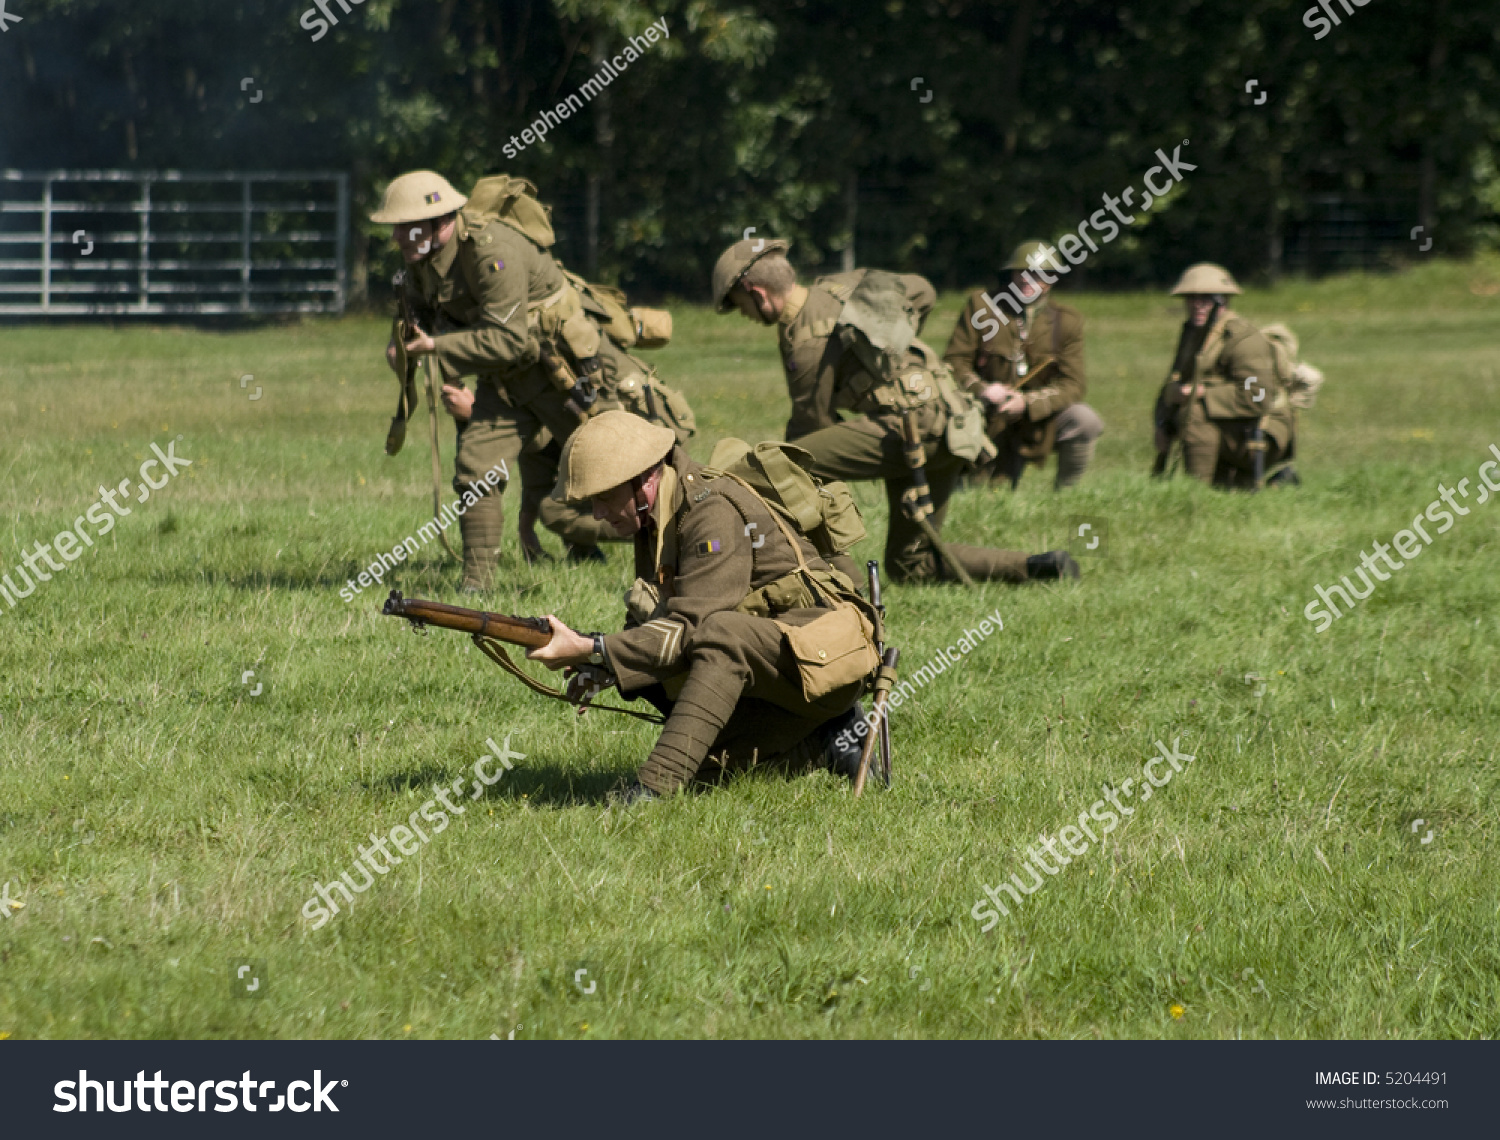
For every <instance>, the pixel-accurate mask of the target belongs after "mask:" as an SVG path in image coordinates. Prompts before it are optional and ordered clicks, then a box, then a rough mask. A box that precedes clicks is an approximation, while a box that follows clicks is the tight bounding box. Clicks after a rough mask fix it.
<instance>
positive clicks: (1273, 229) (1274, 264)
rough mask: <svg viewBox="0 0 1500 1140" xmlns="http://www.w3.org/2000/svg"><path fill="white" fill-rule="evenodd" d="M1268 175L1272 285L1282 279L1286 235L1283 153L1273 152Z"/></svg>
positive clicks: (1268, 246) (1268, 258) (1268, 268)
mask: <svg viewBox="0 0 1500 1140" xmlns="http://www.w3.org/2000/svg"><path fill="white" fill-rule="evenodd" d="M1266 172H1267V175H1268V178H1267V183H1268V187H1267V188H1268V191H1269V193H1267V195H1266V200H1267V204H1268V210H1267V217H1266V276H1267V277H1268V278H1270V281H1271V284H1273V285H1274V284H1275V283H1276V281H1277V279H1278V278H1280V277H1281V269H1282V254H1283V253H1284V252H1285V251H1284V245H1285V243H1284V235H1283V229H1282V218H1281V152H1280V151H1272V152H1271V160H1270V162H1268V163H1267V164H1266Z"/></svg>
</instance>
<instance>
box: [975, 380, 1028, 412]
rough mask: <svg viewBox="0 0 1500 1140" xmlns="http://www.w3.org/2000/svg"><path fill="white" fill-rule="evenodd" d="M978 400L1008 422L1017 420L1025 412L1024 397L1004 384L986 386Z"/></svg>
mask: <svg viewBox="0 0 1500 1140" xmlns="http://www.w3.org/2000/svg"><path fill="white" fill-rule="evenodd" d="M979 398H980V399H982V400H983V401H984V402H985V403H986V404H989V405H990V406H991V407H992V408H994V410H995V411H996V412H998V413H999V414H1000V415H1002V416H1004V417H1005V418H1006V419H1008V420H1018V419H1020V418H1021V416H1022V415H1024V414H1025V412H1026V397H1025V396H1023V395H1021V393H1019V392H1017V391H1016V390H1015V389H1014V388H1009V387H1007V386H1006V385H1004V384H986V385H985V386H984V387H983V388H982V389H981V390H980V393H979Z"/></svg>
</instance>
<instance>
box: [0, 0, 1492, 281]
mask: <svg viewBox="0 0 1500 1140" xmlns="http://www.w3.org/2000/svg"><path fill="white" fill-rule="evenodd" d="M18 10H19V11H18ZM11 11H12V13H15V14H20V15H22V16H23V17H24V19H23V21H22V22H20V23H14V24H11V25H10V26H9V28H8V30H7V32H6V34H5V35H3V36H0V98H3V100H4V105H5V106H6V107H7V108H8V109H9V112H8V113H7V114H6V115H5V116H3V118H0V166H5V167H19V168H23V169H28V170H34V169H46V168H67V169H80V168H93V167H126V168H138V169H159V168H177V169H183V170H245V169H256V170H266V169H310V168H320V169H328V168H332V169H339V170H346V171H348V172H350V173H351V175H352V180H353V188H354V189H353V195H354V203H353V204H354V211H353V212H354V218H355V223H354V224H355V226H356V240H355V241H354V242H353V244H352V249H353V250H354V255H353V256H354V260H355V265H354V270H355V273H354V278H355V281H356V292H357V291H358V288H359V285H360V283H364V282H372V283H374V282H378V280H379V279H381V278H383V277H385V276H386V275H388V273H389V272H390V269H391V268H392V258H391V255H390V253H389V250H388V248H387V246H386V243H385V240H384V239H385V235H384V234H383V233H380V232H378V231H377V229H376V227H373V226H371V225H369V224H368V223H366V222H364V220H363V219H364V216H365V214H366V213H367V212H368V211H369V210H370V209H371V208H372V206H373V204H374V203H375V202H376V201H377V200H378V195H379V192H380V189H381V187H382V186H383V185H384V183H385V181H386V180H388V179H389V178H390V177H391V176H393V175H394V174H396V173H399V172H400V171H402V170H405V169H410V168H413V167H431V168H433V169H436V170H439V171H442V172H444V173H445V174H447V175H448V177H449V178H451V179H452V180H453V181H454V182H455V184H457V185H460V186H464V185H467V184H468V183H471V182H472V181H473V180H474V179H476V178H478V177H479V176H481V175H484V174H489V173H496V172H500V171H505V172H507V173H512V174H518V175H522V176H524V177H527V178H530V179H532V180H533V181H534V182H536V183H537V185H538V186H539V187H540V188H541V195H542V197H543V199H544V200H545V201H547V202H549V203H551V204H553V205H554V206H555V207H556V211H557V216H556V221H557V227H558V230H559V252H560V253H561V255H562V257H563V258H564V260H565V261H566V262H567V263H568V264H570V265H571V266H573V267H574V268H577V269H580V270H582V271H584V272H586V273H587V274H588V275H590V276H593V277H596V278H599V279H603V280H609V281H615V282H618V283H619V284H621V285H623V286H624V287H626V288H627V289H630V290H632V291H634V292H637V293H640V294H642V295H645V296H652V295H654V296H661V295H665V294H673V295H677V296H682V297H685V298H688V299H692V300H701V299H702V298H703V297H704V296H705V295H706V293H707V276H708V268H709V266H710V265H711V264H712V261H713V258H714V257H715V256H716V255H717V254H718V253H719V251H720V250H721V249H722V248H723V247H724V245H726V244H727V243H728V242H730V241H732V240H734V239H736V238H738V237H739V236H740V235H741V234H742V233H743V232H744V230H745V229H746V228H747V227H749V226H754V227H756V233H757V235H758V236H766V237H770V236H775V237H782V238H786V239H789V240H790V241H791V242H792V243H793V246H794V259H795V260H796V261H797V262H798V264H799V265H801V266H804V267H807V268H814V267H834V268H836V267H839V266H840V265H850V264H853V263H854V262H855V261H857V262H858V263H859V264H871V265H881V266H885V267H888V268H892V269H901V270H909V271H916V272H921V273H925V274H926V275H928V276H930V277H931V278H932V279H933V280H934V281H935V282H936V283H937V284H939V285H940V286H942V287H948V288H956V287H962V286H966V285H970V284H974V283H977V282H981V281H986V280H992V279H993V277H994V274H995V266H996V265H997V264H998V262H999V259H1000V258H1001V257H1002V256H1003V255H1004V254H1005V252H1007V251H1008V250H1009V248H1010V247H1011V246H1012V245H1013V244H1015V242H1017V241H1018V240H1020V239H1023V238H1027V237H1031V236H1041V237H1053V236H1055V235H1059V234H1062V233H1064V232H1065V231H1069V230H1074V229H1076V228H1077V226H1078V224H1079V222H1080V220H1081V219H1086V218H1088V217H1089V216H1090V215H1092V214H1094V213H1096V212H1097V211H1098V210H1099V209H1100V207H1101V196H1102V195H1105V194H1115V193H1117V192H1118V191H1119V190H1120V188H1122V187H1126V186H1130V185H1133V184H1134V185H1139V184H1140V181H1141V178H1142V175H1143V173H1144V172H1146V171H1147V170H1148V168H1149V167H1151V166H1152V165H1154V164H1155V163H1156V162H1157V161H1158V160H1157V159H1156V158H1155V157H1154V156H1155V152H1156V151H1157V150H1158V149H1162V150H1164V151H1165V152H1166V153H1167V154H1168V155H1171V154H1172V153H1173V150H1174V147H1181V148H1182V151H1181V153H1182V156H1183V159H1184V160H1185V161H1187V162H1189V163H1191V164H1192V165H1193V167H1194V169H1193V170H1192V171H1191V172H1189V173H1187V174H1186V175H1185V177H1183V179H1182V181H1181V182H1180V183H1179V184H1178V185H1177V186H1176V187H1175V188H1174V190H1173V191H1172V193H1171V194H1170V195H1169V196H1168V197H1167V198H1166V199H1164V200H1163V201H1162V202H1160V203H1157V204H1156V205H1155V206H1154V208H1153V209H1151V210H1150V212H1149V213H1148V214H1144V215H1142V216H1141V217H1140V218H1139V219H1138V220H1137V222H1136V223H1134V224H1132V225H1130V226H1129V227H1128V228H1126V230H1125V231H1124V233H1123V234H1122V235H1121V237H1120V239H1119V240H1118V241H1115V242H1114V243H1112V244H1111V245H1110V246H1109V247H1108V249H1107V250H1106V251H1105V252H1103V253H1101V254H1099V255H1097V256H1095V257H1092V258H1091V259H1090V260H1089V262H1088V263H1087V264H1086V265H1084V266H1080V267H1079V271H1078V272H1077V274H1076V275H1075V278H1074V280H1075V281H1079V282H1084V283H1087V284H1090V285H1093V286H1095V287H1112V286H1124V285H1133V284H1144V283H1159V282H1162V281H1165V280H1167V279H1169V278H1170V277H1171V276H1172V275H1173V274H1174V272H1175V271H1176V270H1178V269H1179V268H1180V267H1181V266H1182V265H1183V264H1185V263H1186V262H1188V261H1192V260H1200V259H1211V260H1216V261H1220V262H1223V263H1224V264H1226V265H1228V266H1230V267H1231V268H1232V269H1233V270H1234V271H1235V272H1236V273H1239V274H1241V275H1243V276H1245V277H1248V278H1252V279H1255V278H1272V277H1275V276H1278V275H1280V274H1282V273H1286V272H1314V273H1316V272H1322V271H1325V270H1328V269H1336V268H1341V267H1343V266H1345V265H1348V264H1352V263H1356V262H1360V261H1361V259H1363V261H1365V262H1367V261H1368V260H1369V259H1370V258H1371V257H1375V258H1377V259H1381V258H1384V259H1390V258H1400V257H1402V256H1416V252H1417V249H1418V246H1417V244H1416V243H1415V242H1414V241H1413V240H1411V239H1410V238H1409V236H1408V235H1409V231H1410V230H1411V229H1413V228H1415V227H1416V226H1422V227H1424V230H1425V233H1426V234H1427V235H1430V236H1431V238H1432V239H1433V241H1434V243H1435V245H1436V250H1437V251H1438V252H1446V253H1450V254H1463V253H1466V252H1469V251H1472V250H1474V249H1476V248H1483V247H1495V246H1497V245H1500V74H1497V61H1500V18H1497V15H1496V9H1495V6H1494V0H1379V2H1378V3H1377V2H1372V0H1364V3H1363V4H1358V0H1318V3H1316V4H1311V5H1309V4H1308V3H1307V0H1244V2H1242V3H1239V4H1220V3H1209V2H1205V0H1125V2H1122V3H1114V2H1111V3H1103V2H1101V0H885V2H882V3H874V4H866V3H857V2H854V0H745V2H742V3H735V2H733V0H654V2H648V0H226V2H223V3H216V4H203V3H201V2H200V0H136V2H135V3H131V4H128V5H122V4H119V3H118V2H117V0H26V2H25V4H24V5H22V4H18V3H13V4H12V7H11ZM1334 17H1337V20H1338V22H1337V23H1334ZM661 21H664V22H665V24H664V26H665V28H666V29H667V33H668V34H667V35H666V36H665V37H662V38H661V39H659V41H657V42H653V43H651V44H650V45H649V46H648V47H646V48H645V49H644V50H642V51H640V52H638V53H637V58H635V59H633V60H630V61H628V67H626V68H625V69H623V70H621V69H619V68H618V65H616V64H612V63H611V61H612V60H615V59H618V58H619V56H618V53H620V52H621V50H622V48H623V47H624V46H626V45H628V44H630V42H631V37H635V38H636V41H637V42H642V36H643V34H644V32H645V31H646V29H647V28H648V27H649V26H651V25H652V24H656V25H657V26H658V27H662V26H663V25H662V23H660V22H661ZM601 71H602V72H603V73H605V74H608V73H610V72H614V73H615V74H613V77H612V79H611V81H610V82H609V83H608V84H607V85H604V84H600V83H598V82H595V83H594V84H593V88H592V90H594V91H595V92H596V93H595V94H593V95H592V96H590V97H588V98H586V99H584V98H580V99H578V100H570V96H574V95H577V94H579V92H580V91H581V90H582V89H583V87H584V85H585V84H587V83H589V82H590V81H591V80H595V79H596V77H597V76H599V75H600V74H601ZM245 78H252V79H253V80H254V86H255V88H256V89H257V90H261V91H263V92H264V94H263V96H262V98H261V100H260V101H259V102H256V103H251V102H250V101H249V100H250V96H249V94H248V93H247V92H246V91H245V90H244V89H243V88H242V82H243V80H244V79H245ZM559 103H564V104H567V105H569V106H570V107H573V106H576V104H578V103H582V104H583V106H582V109H581V110H578V111H576V113H573V114H571V115H570V116H568V117H567V118H566V120H565V121H561V122H558V123H556V124H551V123H549V124H548V130H547V132H546V135H545V137H544V138H539V139H536V140H535V141H533V142H531V143H529V144H527V145H524V146H522V147H519V148H515V149H513V150H512V153H514V154H515V157H514V159H511V158H507V157H506V153H505V148H506V146H507V144H509V143H511V142H512V140H513V139H516V138H517V137H518V136H520V134H521V132H522V130H523V129H525V128H527V127H529V126H530V125H531V124H532V123H533V122H535V121H536V120H537V119H538V117H539V116H541V115H542V112H543V111H544V109H547V110H550V109H552V108H555V107H556V106H557V105H558V104H559ZM1351 259H1352V260H1351ZM370 288H371V289H372V291H373V292H374V293H375V295H376V296H378V297H382V298H383V296H384V293H385V289H384V287H383V286H381V285H379V284H378V283H376V284H371V286H370Z"/></svg>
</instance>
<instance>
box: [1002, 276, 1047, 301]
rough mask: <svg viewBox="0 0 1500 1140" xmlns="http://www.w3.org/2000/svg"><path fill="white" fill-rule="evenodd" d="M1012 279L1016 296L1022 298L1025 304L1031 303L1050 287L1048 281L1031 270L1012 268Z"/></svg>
mask: <svg viewBox="0 0 1500 1140" xmlns="http://www.w3.org/2000/svg"><path fill="white" fill-rule="evenodd" d="M1010 280H1011V285H1012V286H1013V287H1014V291H1015V294H1016V296H1018V297H1020V298H1021V304H1023V305H1029V304H1031V302H1033V301H1035V300H1036V299H1037V298H1038V297H1040V296H1041V295H1042V294H1043V293H1045V292H1046V291H1047V289H1048V285H1047V283H1046V282H1045V281H1043V280H1042V279H1041V278H1040V277H1038V276H1037V275H1036V274H1035V273H1033V272H1031V271H1029V270H1024V269H1013V270H1011V273H1010Z"/></svg>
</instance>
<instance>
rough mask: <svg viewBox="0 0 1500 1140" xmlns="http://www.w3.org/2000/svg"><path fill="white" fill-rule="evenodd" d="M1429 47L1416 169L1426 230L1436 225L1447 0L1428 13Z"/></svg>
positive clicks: (1420, 211)
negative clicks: (1431, 32) (1423, 127)
mask: <svg viewBox="0 0 1500 1140" xmlns="http://www.w3.org/2000/svg"><path fill="white" fill-rule="evenodd" d="M1432 29H1433V40H1432V51H1431V53H1430V54H1429V55H1428V57H1427V114H1426V116H1425V118H1426V120H1427V123H1426V129H1425V130H1423V131H1422V158H1421V166H1420V170H1419V173H1418V186H1417V221H1418V222H1419V223H1420V224H1421V225H1422V227H1423V228H1424V230H1425V231H1426V233H1427V234H1431V233H1432V231H1433V230H1435V229H1436V228H1437V142H1436V138H1437V135H1438V131H1439V125H1440V124H1441V123H1442V121H1443V111H1442V105H1441V104H1442V88H1443V72H1444V70H1445V69H1446V67H1447V64H1448V0H1437V5H1436V7H1435V8H1434V10H1433V13H1432Z"/></svg>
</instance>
